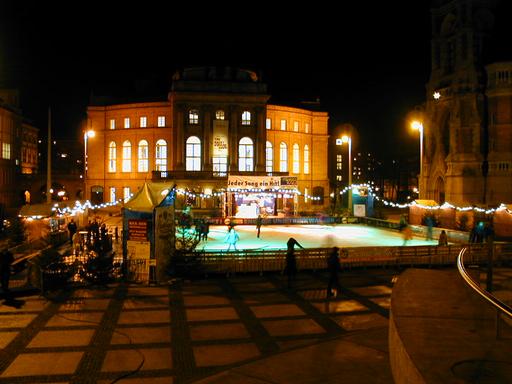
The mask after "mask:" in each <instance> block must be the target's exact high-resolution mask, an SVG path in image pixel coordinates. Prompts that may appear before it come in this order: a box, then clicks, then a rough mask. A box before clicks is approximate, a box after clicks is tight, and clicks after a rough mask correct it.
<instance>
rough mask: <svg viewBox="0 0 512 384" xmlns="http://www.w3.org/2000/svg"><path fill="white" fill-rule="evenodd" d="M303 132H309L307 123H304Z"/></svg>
mask: <svg viewBox="0 0 512 384" xmlns="http://www.w3.org/2000/svg"><path fill="white" fill-rule="evenodd" d="M304 132H306V133H309V123H306V124H304Z"/></svg>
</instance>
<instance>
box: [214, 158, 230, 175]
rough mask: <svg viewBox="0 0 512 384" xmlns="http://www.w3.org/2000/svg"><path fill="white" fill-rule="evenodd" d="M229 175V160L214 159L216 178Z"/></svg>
mask: <svg viewBox="0 0 512 384" xmlns="http://www.w3.org/2000/svg"><path fill="white" fill-rule="evenodd" d="M227 174H228V158H227V157H225V156H223V157H214V158H213V175H214V176H217V177H218V176H226V175H227Z"/></svg>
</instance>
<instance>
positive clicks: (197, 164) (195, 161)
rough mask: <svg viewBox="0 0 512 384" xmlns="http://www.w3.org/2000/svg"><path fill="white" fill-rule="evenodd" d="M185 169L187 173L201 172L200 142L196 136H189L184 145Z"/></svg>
mask: <svg viewBox="0 0 512 384" xmlns="http://www.w3.org/2000/svg"><path fill="white" fill-rule="evenodd" d="M185 156H186V158H185V169H186V170H187V171H200V170H201V140H199V138H198V137H196V136H190V137H189V138H188V139H187V144H186V155H185Z"/></svg>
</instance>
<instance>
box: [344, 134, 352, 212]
mask: <svg viewBox="0 0 512 384" xmlns="http://www.w3.org/2000/svg"><path fill="white" fill-rule="evenodd" d="M341 142H342V143H348V187H349V189H348V210H349V212H350V214H352V138H351V137H350V136H347V135H343V136H342V137H341Z"/></svg>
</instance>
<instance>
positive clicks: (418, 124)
mask: <svg viewBox="0 0 512 384" xmlns="http://www.w3.org/2000/svg"><path fill="white" fill-rule="evenodd" d="M411 127H412V129H416V130H418V131H419V132H420V178H419V181H418V192H419V193H418V194H419V196H420V198H421V195H422V190H423V188H421V187H420V185H421V182H422V177H421V176H422V174H423V124H422V123H421V122H420V121H417V120H415V121H413V122H412V123H411Z"/></svg>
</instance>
